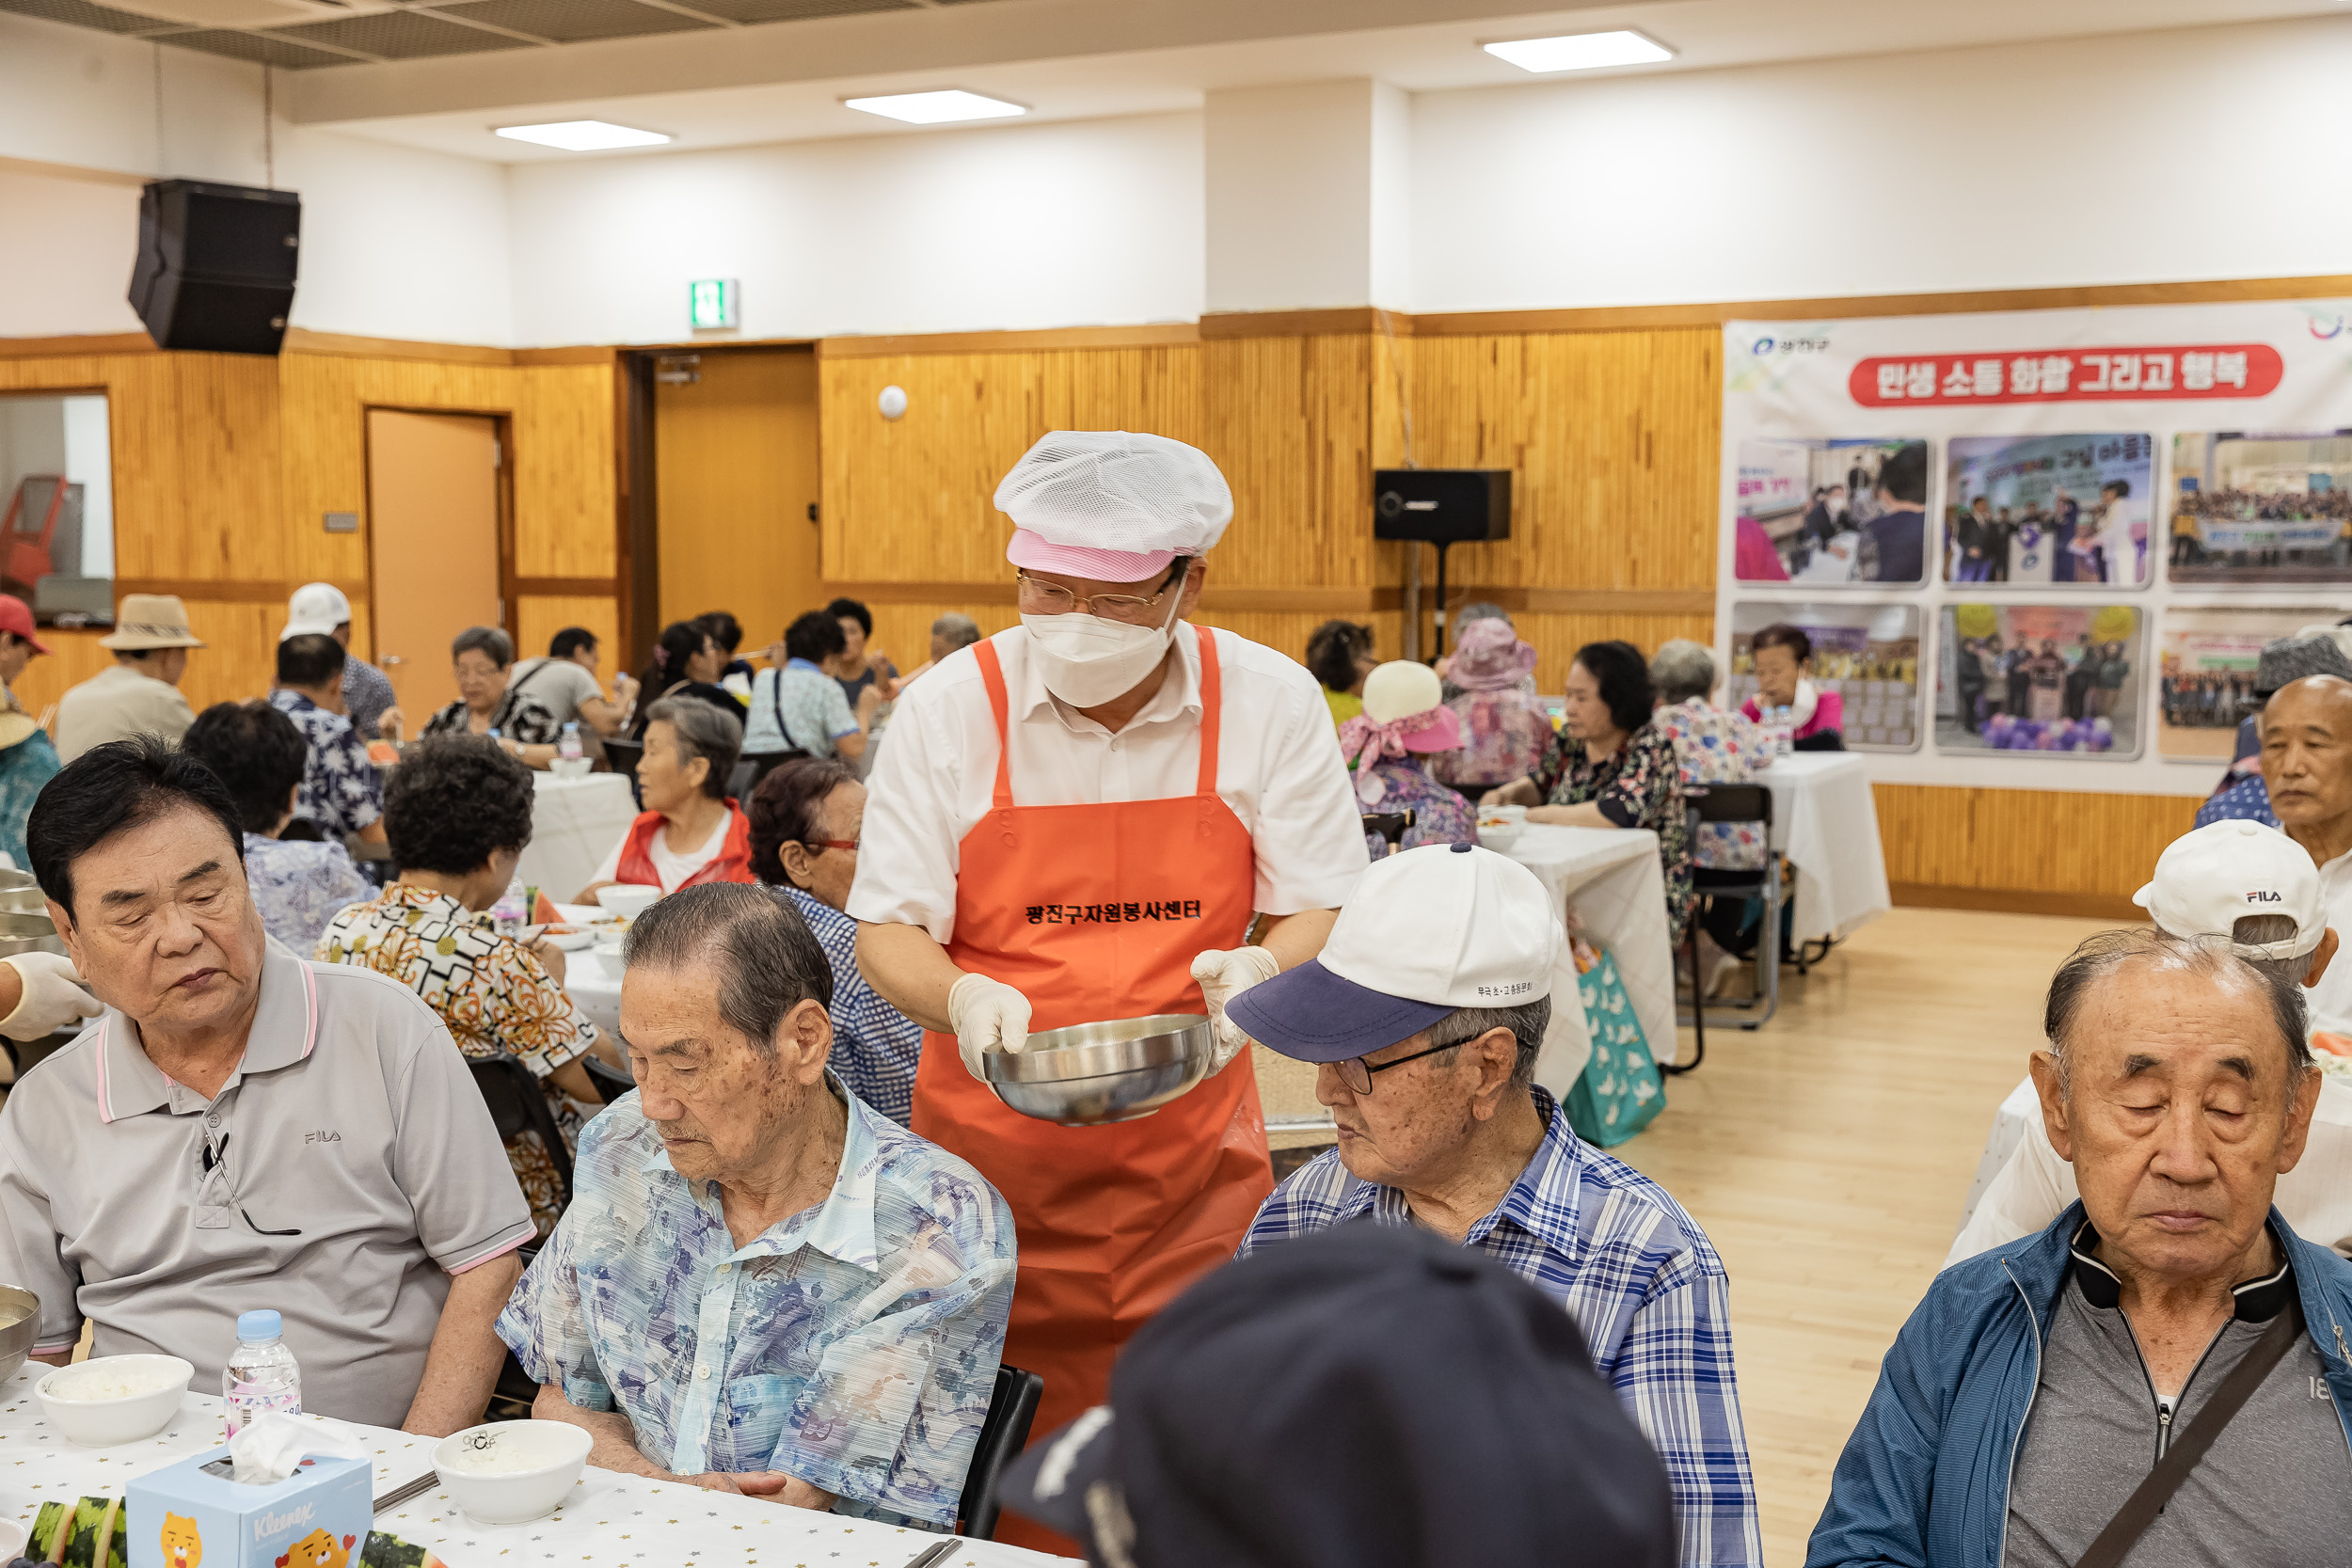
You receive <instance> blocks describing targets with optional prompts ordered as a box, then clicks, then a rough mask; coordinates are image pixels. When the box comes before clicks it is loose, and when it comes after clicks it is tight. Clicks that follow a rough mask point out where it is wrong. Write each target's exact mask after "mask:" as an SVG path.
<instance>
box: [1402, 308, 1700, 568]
mask: <svg viewBox="0 0 2352 1568" xmlns="http://www.w3.org/2000/svg"><path fill="white" fill-rule="evenodd" d="M1721 348H1722V343H1721V334H1720V333H1718V332H1716V331H1713V330H1695V329H1693V330H1668V331H1645V332H1582V333H1553V334H1546V335H1540V336H1525V337H1512V336H1495V337H1483V338H1438V339H1416V340H1414V341H1413V344H1412V348H1411V351H1410V352H1411V356H1412V365H1413V371H1414V376H1413V413H1414V416H1415V417H1414V434H1415V436H1416V437H1417V438H1418V441H1417V445H1418V455H1419V456H1420V459H1421V462H1422V465H1423V466H1424V467H1465V468H1490V467H1503V468H1509V469H1511V470H1512V503H1513V508H1514V515H1513V518H1512V538H1511V540H1510V542H1509V543H1508V544H1503V545H1470V546H1457V547H1456V548H1455V549H1454V551H1453V552H1452V554H1451V556H1450V558H1449V562H1448V578H1449V585H1451V584H1452V583H1454V582H1458V583H1461V584H1464V585H1467V586H1471V587H1476V586H1478V585H1498V586H1500V585H1505V584H1512V585H1524V586H1529V587H1538V586H1540V587H1548V588H1708V589H1711V588H1712V587H1713V586H1714V581H1715V523H1716V503H1717V497H1718V495H1719V488H1720V483H1721V480H1720V473H1719V469H1718V458H1717V452H1718V450H1719V448H1720V446H1721V440H1720V426H1721V423H1722V417H1721V411H1722V365H1721V359H1722V353H1721ZM1426 576H1427V572H1426V570H1424V578H1425V577H1426Z"/></svg>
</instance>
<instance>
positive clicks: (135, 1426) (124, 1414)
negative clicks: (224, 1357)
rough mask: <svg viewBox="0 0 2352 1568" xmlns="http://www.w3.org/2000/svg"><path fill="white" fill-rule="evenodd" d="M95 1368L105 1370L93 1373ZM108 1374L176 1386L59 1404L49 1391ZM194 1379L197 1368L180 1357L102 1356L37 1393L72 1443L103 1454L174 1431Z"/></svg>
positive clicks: (48, 1380) (62, 1372) (54, 1375)
mask: <svg viewBox="0 0 2352 1568" xmlns="http://www.w3.org/2000/svg"><path fill="white" fill-rule="evenodd" d="M93 1368H96V1369H103V1370H102V1371H100V1372H93V1371H92V1369H93ZM103 1371H113V1372H116V1373H119V1374H120V1375H123V1376H126V1377H131V1378H135V1379H145V1378H157V1379H161V1378H163V1377H165V1376H167V1375H168V1376H169V1378H170V1379H171V1381H170V1382H169V1383H168V1384H167V1385H166V1386H163V1387H161V1388H157V1389H154V1390H152V1391H151V1392H148V1393H144V1394H132V1395H130V1396H128V1397H127V1398H123V1399H111V1400H72V1399H60V1398H58V1397H57V1396H56V1395H55V1394H53V1393H51V1392H50V1391H49V1390H50V1386H51V1385H53V1384H60V1383H61V1384H63V1385H65V1386H68V1387H71V1386H72V1385H73V1384H75V1383H77V1382H80V1381H81V1380H82V1379H84V1378H87V1377H91V1376H99V1375H103ZM195 1375H196V1369H195V1368H194V1367H192V1366H190V1365H188V1363H186V1362H185V1361H183V1360H181V1359H180V1358H179V1357H178V1356H176V1355H102V1356H97V1357H94V1358H93V1359H91V1360H88V1361H85V1362H83V1363H81V1364H80V1365H79V1366H73V1367H60V1368H58V1369H57V1370H56V1371H54V1372H51V1373H50V1374H49V1375H48V1376H46V1377H44V1378H42V1379H41V1380H40V1382H39V1383H37V1384H35V1385H34V1386H33V1392H34V1394H35V1395H36V1396H37V1397H38V1398H39V1399H40V1408H41V1413H42V1414H43V1415H45V1416H47V1417H48V1418H49V1421H50V1424H51V1425H53V1426H55V1427H56V1429H57V1430H58V1431H60V1432H62V1433H65V1434H66V1437H67V1439H68V1440H69V1441H71V1442H75V1443H79V1444H81V1445H82V1446H83V1447H84V1448H88V1449H103V1448H110V1447H112V1446H113V1445H114V1444H117V1443H135V1442H137V1441H139V1440H140V1439H141V1438H144V1437H152V1436H154V1435H155V1434H156V1433H159V1432H161V1431H163V1430H164V1428H166V1427H167V1426H169V1425H170V1424H171V1418H173V1417H174V1416H177V1415H178V1414H180V1401H181V1400H182V1398H183V1397H184V1396H185V1395H186V1393H187V1391H188V1380H189V1379H190V1378H192V1377H194V1376H195Z"/></svg>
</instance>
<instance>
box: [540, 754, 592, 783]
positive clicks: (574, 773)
mask: <svg viewBox="0 0 2352 1568" xmlns="http://www.w3.org/2000/svg"><path fill="white" fill-rule="evenodd" d="M595 771H596V759H595V758H594V757H555V758H553V759H551V760H550V761H549V762H548V772H550V773H552V774H554V775H555V776H556V777H557V778H559V779H584V778H586V777H587V776H588V775H589V774H591V773H593V772H595Z"/></svg>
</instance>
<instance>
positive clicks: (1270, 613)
mask: <svg viewBox="0 0 2352 1568" xmlns="http://www.w3.org/2000/svg"><path fill="white" fill-rule="evenodd" d="M1193 619H1194V620H1196V621H1198V622H1200V624H1201V625H1202V626H1217V627H1221V628H1222V629H1224V630H1226V631H1230V632H1234V633H1237V634H1239V635H1240V636H1243V637H1247V638H1248V639H1249V641H1252V642H1263V643H1264V644H1265V645H1266V646H1267V647H1269V648H1272V649H1273V650H1274V651H1275V652H1277V653H1281V654H1288V655H1290V657H1293V658H1295V659H1297V660H1298V661H1299V662H1300V663H1302V664H1304V663H1305V662H1306V661H1307V638H1308V636H1309V634H1310V633H1311V632H1312V631H1313V630H1314V629H1315V628H1316V627H1317V626H1321V625H1323V623H1324V622H1326V621H1330V620H1343V621H1354V622H1357V623H1358V624H1359V625H1362V626H1370V627H1371V628H1372V645H1373V650H1374V652H1375V654H1376V655H1377V656H1378V657H1381V658H1384V659H1387V658H1394V657H1397V654H1398V652H1399V651H1400V650H1401V649H1402V648H1403V647H1404V645H1405V644H1404V636H1405V617H1404V616H1403V615H1402V614H1401V613H1399V612H1398V611H1396V610H1357V611H1334V612H1332V613H1330V614H1325V613H1322V612H1320V611H1301V610H1203V611H1201V612H1200V614H1198V615H1196V616H1194V617H1193Z"/></svg>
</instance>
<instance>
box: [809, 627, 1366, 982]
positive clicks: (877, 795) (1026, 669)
mask: <svg viewBox="0 0 2352 1568" xmlns="http://www.w3.org/2000/svg"><path fill="white" fill-rule="evenodd" d="M1215 635H1216V652H1217V666H1218V669H1219V671H1220V673H1221V684H1222V691H1223V719H1222V722H1221V724H1220V726H1219V739H1218V743H1217V778H1216V792H1217V796H1218V798H1219V799H1220V800H1224V802H1225V803H1226V804H1227V805H1228V806H1230V807H1232V811H1233V815H1234V816H1237V817H1239V818H1240V819H1241V824H1242V826H1243V828H1245V829H1246V830H1248V833H1249V837H1250V841H1251V845H1252V847H1253V848H1254V849H1255V851H1256V855H1257V877H1256V884H1257V885H1256V893H1255V897H1256V902H1257V907H1258V909H1259V911H1261V912H1263V913H1265V914H1270V915H1284V914H1296V913H1297V912H1299V911H1302V910H1326V909H1336V908H1337V907H1338V906H1339V905H1340V904H1341V903H1342V902H1343V900H1344V899H1345V898H1346V897H1347V895H1348V893H1349V892H1350V891H1351V890H1352V889H1353V888H1354V887H1355V885H1356V879H1357V878H1358V877H1359V876H1360V875H1361V874H1362V872H1363V869H1364V867H1365V866H1366V865H1368V864H1370V863H1371V862H1370V859H1369V857H1368V856H1367V855H1366V854H1365V852H1364V832H1363V826H1362V822H1361V820H1360V816H1359V813H1360V811H1361V809H1362V808H1360V807H1359V805H1358V804H1357V802H1356V796H1355V792H1354V791H1353V790H1352V789H1350V788H1349V787H1348V781H1347V765H1346V764H1345V763H1344V762H1343V760H1342V759H1341V756H1340V748H1339V740H1338V736H1337V734H1336V733H1335V732H1334V731H1333V729H1332V728H1331V715H1330V709H1329V708H1327V706H1325V705H1324V701H1323V693H1322V689H1321V688H1319V687H1318V686H1317V685H1316V684H1315V679H1314V677H1313V676H1312V675H1311V674H1309V673H1307V671H1306V670H1305V668H1304V667H1302V666H1301V665H1299V664H1297V663H1296V662H1295V661H1294V660H1292V659H1290V658H1287V657H1284V656H1282V655H1281V654H1279V653H1277V652H1275V651H1274V650H1273V649H1271V648H1267V647H1263V646H1261V645H1260V644H1258V643H1255V642H1252V641H1248V639H1247V638H1243V637H1238V636H1236V635H1234V634H1233V633H1232V632H1230V631H1218V632H1216V634H1215ZM990 641H991V643H992V644H993V646H994V648H995V650H996V657H997V658H998V659H999V660H1000V661H1002V663H1003V666H1004V672H1005V690H1006V693H1007V696H1008V698H1009V716H1008V718H1009V725H1008V728H1009V739H1010V745H1011V751H1012V798H1013V803H1014V804H1015V805H1019V806H1062V805H1095V804H1107V803H1113V802H1124V801H1129V800H1160V799H1164V798H1167V797H1169V796H1181V795H1190V794H1192V793H1193V791H1194V788H1195V787H1196V785H1197V784H1198V783H1199V778H1200V650H1199V648H1198V646H1197V645H1196V644H1195V642H1194V638H1193V632H1192V628H1191V627H1190V626H1184V625H1181V624H1180V625H1179V626H1178V629H1177V635H1176V640H1175V641H1176V651H1177V665H1176V668H1175V669H1174V670H1173V671H1171V672H1170V673H1169V678H1168V680H1167V681H1166V682H1165V683H1163V684H1162V686H1161V687H1160V689H1159V690H1158V692H1157V693H1155V694H1154V695H1153V696H1152V700H1151V701H1150V702H1149V703H1147V704H1145V705H1144V706H1143V710H1142V711H1141V712H1139V713H1137V714H1136V716H1135V718H1134V719H1132V720H1130V721H1128V723H1127V726H1126V728H1124V729H1122V730H1120V732H1119V733H1118V734H1117V735H1113V734H1112V733H1111V732H1110V731H1108V730H1106V729H1104V727H1103V726H1102V725H1100V724H1098V723H1096V722H1095V721H1093V720H1091V719H1088V718H1086V717H1084V716H1083V715H1081V714H1080V713H1078V712H1077V710H1075V709H1074V708H1072V707H1071V706H1070V705H1067V704H1065V703H1063V702H1060V701H1059V700H1057V698H1055V697H1054V696H1053V695H1052V694H1051V693H1050V692H1048V691H1047V690H1046V689H1045V684H1044V682H1043V681H1042V680H1041V678H1040V677H1039V675H1038V673H1037V670H1036V667H1035V665H1034V664H1033V663H1032V662H1031V660H1030V658H1029V657H1028V655H1029V636H1028V632H1027V630H1026V629H1025V628H1024V627H1021V626H1015V627H1013V628H1011V629H1010V630H1009V631H1003V632H999V633H997V634H996V636H995V637H993V638H992V639H990ZM996 753H997V748H996V723H995V719H994V717H993V715H992V714H991V712H990V710H989V703H988V689H987V687H986V686H985V685H984V684H983V683H982V680H981V677H980V666H979V660H978V659H977V657H975V655H974V653H973V651H972V650H971V649H969V648H964V649H959V650H958V651H957V652H955V653H953V654H951V655H949V656H948V657H946V658H945V659H942V660H941V661H940V662H939V664H938V665H937V666H935V667H934V668H933V669H932V670H931V671H930V673H927V674H926V675H925V676H924V678H923V679H922V680H920V681H917V682H915V683H914V684H913V685H911V686H909V687H907V688H906V689H905V691H904V693H903V694H902V695H901V696H900V697H899V699H898V711H897V712H896V713H895V714H894V715H893V716H892V718H891V721H890V744H889V745H888V746H887V747H884V748H883V749H882V758H881V760H880V762H878V763H877V764H876V766H875V768H874V775H873V777H872V778H871V779H870V780H868V781H867V788H868V789H869V790H870V791H871V794H870V795H869V796H868V797H867V800H866V825H865V829H864V832H863V837H862V840H861V844H860V847H859V850H858V868H857V880H856V882H855V884H854V885H853V886H852V887H851V888H850V902H849V912H850V914H851V915H852V916H854V917H855V918H857V919H859V920H863V921H866V922H869V923H872V924H876V925H882V924H901V925H911V926H920V927H923V928H924V929H925V930H926V931H929V932H930V935H931V937H932V939H933V940H934V941H937V942H946V941H947V940H948V939H949V938H950V937H952V936H953V935H954V934H955V919H956V873H957V866H958V863H959V850H960V847H961V844H962V841H963V836H964V834H966V833H967V832H971V831H972V828H973V826H974V825H975V824H977V822H978V821H979V820H980V818H981V817H982V816H985V815H987V812H988V809H989V805H990V801H991V799H992V797H993V792H994V789H995V784H996ZM1008 896H1009V894H1008Z"/></svg>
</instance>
